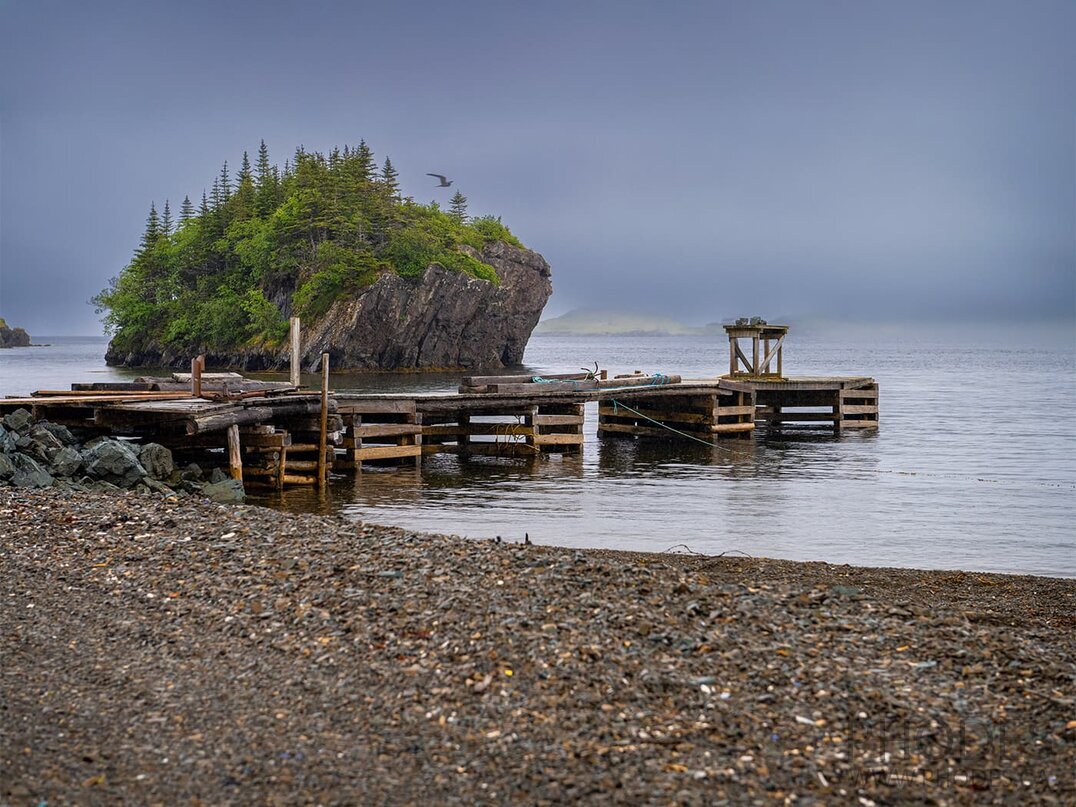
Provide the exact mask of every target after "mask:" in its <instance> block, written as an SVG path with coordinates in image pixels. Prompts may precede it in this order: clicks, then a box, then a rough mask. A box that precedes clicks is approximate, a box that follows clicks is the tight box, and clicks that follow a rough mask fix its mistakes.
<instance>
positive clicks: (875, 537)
mask: <svg viewBox="0 0 1076 807" xmlns="http://www.w3.org/2000/svg"><path fill="white" fill-rule="evenodd" d="M700 346H701V347H700ZM794 346H795V348H796V350H795V352H791V351H790V358H791V360H793V361H794V362H795V363H794V364H793V365H792V366H793V368H794V370H795V372H798V373H802V374H805V375H807V374H812V373H814V374H826V373H828V374H849V375H852V374H859V373H864V372H869V373H870V374H872V375H874V376H876V377H877V378H878V379H879V381H880V383H881V391H882V398H881V405H882V417H881V429H880V431H878V432H855V433H852V434H846V435H842V436H839V437H838V436H836V435H834V434H833V433H832V432H827V431H809V432H806V431H795V430H787V431H784V432H773V433H766V432H764V431H761V432H759V433H758V434H755V435H754V436H753V437H751V438H750V439H746V440H745V439H735V438H734V439H726V440H722V441H721V442H720V443H719V444H718V446H717V447H707V446H703V445H699V444H698V443H694V442H690V441H686V440H685V441H680V440H673V441H662V440H635V439H624V438H615V437H614V438H605V439H601V440H599V439H598V438H597V436H596V434H595V426H596V421H597V412H596V411H595V405H593V404H590V405H588V407H587V423H586V426H585V428H584V432H585V435H586V438H585V439H586V443H585V445H584V450H583V453H582V455H580V456H574V457H572V456H567V457H563V458H542V459H540V460H506V459H493V458H475V459H471V460H461V459H459V458H457V457H453V456H434V457H428V458H426V460H425V467H424V469H423V472H422V474H421V476H420V477H416V476H415V475H414V471H413V469H408V470H406V471H404V470H401V471H393V470H384V471H376V472H371V471H364V472H363V474H362V477H361V482H360V483H359V484H355V483H354V481H353V480H352V479H351V478H350V477H349V478H347V479H338V480H336V481H335V482H334V484H333V487H332V491H331V495H330V501H329V502H327V503H320V504H319V503H318V502H317V499H316V496H314V495H313V494H312V493H311V492H310V491H289V492H288V494H286V497H287V502H286V505H285V506H286V507H288V508H291V509H318V508H319V507H320V508H322V509H326V510H330V511H341V512H343V513H344V514H346V515H348V516H350V517H353V518H358V519H364V520H369V521H372V522H380V523H385V524H399V525H401V526H404V527H407V528H410V529H416V530H431V531H437V532H451V533H458V534H464V535H471V536H475V537H492V536H494V535H501V536H503V537H505V538H507V539H513V540H514V539H520V538H522V536H523V534H524V533H529V534H530V536H531V538H532V540H535V541H536V542H539V543H550V544H560V545H569V546H602V547H610V548H622V549H638V550H650V551H662V550H666V549H668V548H670V547H673V546H678V545H686V546H687V547H689V548H690V549H692V550H693V551H697V552H705V553H719V552H722V551H728V550H738V551H741V552H745V553H747V554H750V555H756V556H757V555H769V556H773V557H786V558H796V559H810V560H828V561H832V562H838V563H860V564H867V565H876V566H877V565H893V566H916V567H922V568H966V569H979V570H994V571H1026V572H1032V573H1038V574H1059V575H1073V576H1076V545H1074V543H1073V539H1072V538H1071V537H1070V529H1069V523H1070V521H1071V519H1072V516H1073V501H1074V494H1076V469H1074V467H1073V463H1072V461H1071V457H1072V456H1073V454H1074V453H1076V452H1074V449H1076V417H1073V414H1074V403H1073V395H1072V392H1073V390H1072V389H1071V387H1072V384H1071V382H1070V381H1069V379H1071V378H1072V370H1073V364H1074V361H1073V358H1074V357H1073V353H1072V352H1071V351H1070V352H1064V351H1059V352H1054V353H1045V354H1044V353H1043V352H1042V351H1027V352H1026V354H1021V353H1019V352H1015V353H1014V352H1013V351H1012V350H1009V349H1002V350H992V349H991V350H987V349H982V348H969V347H968V346H962V345H953V346H950V347H937V346H935V347H934V348H933V355H935V357H936V358H937V362H936V363H932V364H929V365H927V364H921V363H919V362H918V360H917V359H916V356H917V355H919V354H918V353H916V352H915V351H908V350H907V349H906V347H905V346H903V345H900V344H883V345H876V346H873V347H863V346H857V347H856V348H854V349H853V348H851V347H849V346H847V345H844V344H832V343H831V344H824V343H822V344H818V343H816V344H806V345H801V344H797V343H794ZM702 348H706V349H702ZM708 349H709V348H707V346H706V345H705V340H700V339H693V338H684V339H680V338H669V339H649V340H647V339H641V340H640V339H620V340H617V339H605V340H603V339H582V340H578V339H576V340H572V339H568V338H563V339H562V338H552V337H544V338H538V339H534V340H532V343H531V347H530V348H529V349H528V353H527V358H528V361H529V362H530V363H531V364H530V366H529V367H528V368H527V370H526V372H532V373H539V372H556V371H560V370H570V369H572V368H574V367H577V366H582V365H583V364H584V363H586V360H588V359H589V358H590V357H591V356H598V357H602V358H603V366H606V367H608V368H609V369H610V370H613V371H620V370H626V371H630V370H634V369H636V368H641V369H644V370H647V371H670V370H676V371H679V372H682V373H683V374H685V375H704V374H707V373H710V372H713V368H712V367H709V366H708V365H707V364H706V363H705V361H700V360H699V358H697V357H699V356H703V357H705V356H706V355H707V350H708ZM949 354H952V355H951V356H950V355H949ZM957 357H959V359H960V361H961V363H962V365H961V366H962V368H963V369H962V373H961V375H960V377H959V378H954V377H952V376H950V375H949V374H947V373H946V372H945V371H944V370H943V369H940V368H944V367H946V366H949V365H950V364H951V361H953V360H955V359H956V358H957ZM1031 379H1034V381H1035V383H1034V384H1029V383H1027V382H1028V381H1029V380H1031ZM458 382H459V376H457V375H449V376H390V377H388V378H384V377H381V376H359V377H350V378H348V379H347V380H346V382H341V383H340V386H344V385H345V383H346V386H350V387H353V388H358V389H362V390H365V391H378V392H388V391H405V390H409V389H410V390H415V391H423V392H444V391H451V390H453V389H454V388H455V386H456V385H457V384H458ZM1002 387H1003V388H1005V389H1006V390H1007V392H1006V394H1005V395H997V394H989V393H987V394H972V393H971V391H975V390H991V389H999V388H1002ZM1039 411H1050V412H1054V413H1056V414H1057V415H1058V416H1057V417H1051V418H1049V419H1041V418H1039V417H1037V416H1036V414H1035V413H1036V412H1039Z"/></svg>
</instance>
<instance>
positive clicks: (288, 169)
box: [95, 142, 553, 370]
mask: <svg viewBox="0 0 1076 807" xmlns="http://www.w3.org/2000/svg"><path fill="white" fill-rule="evenodd" d="M552 290H553V287H552V282H551V280H550V268H549V264H548V263H546V261H545V259H544V258H543V257H542V256H541V255H539V254H538V253H537V252H534V251H532V250H529V249H527V248H526V247H524V246H523V244H522V243H520V241H519V239H517V238H516V237H515V236H514V235H513V234H512V233H511V231H509V229H508V228H507V227H506V226H505V225H504V224H502V223H501V220H500V218H498V217H495V216H482V217H476V218H472V217H469V216H468V215H467V199H466V197H464V196H463V195H462V193H459V192H457V193H456V195H455V196H454V197H453V198H452V203H451V207H450V208H449V209H448V210H442V209H441V208H440V206H439V205H438V204H436V203H431V204H428V205H425V204H420V203H417V202H415V201H414V200H413V199H411V198H409V197H403V196H401V194H400V190H399V186H398V183H397V173H396V169H395V168H394V167H393V165H392V162H391V160H389V159H386V160H385V161H384V164H383V165H382V166H381V167H378V166H377V165H376V164H375V162H374V159H373V154H372V152H371V150H370V148H369V147H368V146H367V145H366V143H365V142H361V143H360V144H359V145H358V146H356V147H354V148H351V147H344V148H343V149H342V150H340V149H334V150H333V151H332V152H331V153H330V154H328V155H324V154H321V153H316V152H307V151H305V150H303V149H302V148H300V149H299V150H297V151H296V152H295V154H294V156H293V158H292V159H291V160H289V161H288V162H287V163H285V166H284V168H283V169H279V168H277V167H276V166H275V165H272V164H271V163H270V161H269V155H268V150H267V149H266V147H265V144H264V143H262V145H261V148H260V149H259V153H258V157H257V159H256V160H255V163H254V165H253V166H252V165H251V163H250V161H249V159H248V157H247V155H246V154H244V156H243V162H242V166H241V168H240V170H239V172H238V174H237V175H236V176H235V177H234V178H233V177H232V176H231V174H230V173H229V170H228V166H227V163H225V165H224V167H223V169H222V170H221V173H220V175H219V176H218V177H217V178H216V180H214V183H213V186H212V193H211V194H210V195H209V196H208V197H207V196H206V195H204V194H203V197H202V200H201V204H200V205H199V206H198V207H197V208H196V207H195V205H194V204H193V203H192V202H191V201H190V199H189V198H185V199H184V200H183V204H182V206H181V208H180V212H179V216H178V220H173V217H172V211H171V206H170V204H169V203H168V202H166V203H165V206H164V208H163V211H162V212H160V213H158V211H157V208H156V205H151V207H150V213H149V217H148V219H147V223H146V228H145V232H144V234H143V236H142V240H141V243H140V244H139V247H138V249H137V250H136V252H135V254H134V256H133V257H132V259H131V262H130V263H129V264H128V265H127V266H126V267H125V268H124V269H123V270H122V271H121V272H120V274H119V275H118V276H117V277H116V278H114V279H113V280H112V282H111V283H110V285H109V288H107V289H106V290H104V291H102V292H101V293H100V294H99V295H98V296H97V297H96V298H95V303H96V304H97V306H98V308H99V311H100V312H101V313H104V314H105V324H106V327H107V328H108V329H109V331H110V333H111V335H112V340H111V342H110V344H109V347H108V352H107V355H106V360H107V362H108V363H109V364H112V365H122V366H130V367H138V366H164V367H176V368H181V367H186V366H187V365H188V364H189V362H190V359H191V357H192V356H194V355H197V354H199V353H201V354H205V356H206V360H207V364H208V365H209V366H212V367H218V368H232V369H238V370H272V369H279V368H282V367H284V366H286V364H287V361H288V352H287V347H286V344H285V343H286V341H287V334H288V320H289V318H290V317H292V316H298V317H300V318H301V319H302V321H303V328H302V332H303V339H302V346H301V350H302V354H303V366H304V367H311V366H313V365H315V363H316V362H317V361H318V360H319V358H320V356H321V354H322V352H327V353H329V355H330V356H331V359H332V364H333V366H334V367H336V368H341V369H358V370H402V369H427V370H434V369H457V368H474V367H501V366H505V365H511V364H518V363H520V362H521V361H522V359H523V351H524V348H525V347H526V345H527V340H528V339H529V338H530V334H531V331H532V330H533V329H534V326H535V325H536V324H537V322H538V318H539V317H540V316H541V313H542V309H543V308H544V306H545V303H546V301H547V300H548V299H549V296H550V294H552Z"/></svg>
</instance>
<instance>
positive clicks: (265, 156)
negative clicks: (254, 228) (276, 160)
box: [254, 140, 280, 218]
mask: <svg viewBox="0 0 1076 807" xmlns="http://www.w3.org/2000/svg"><path fill="white" fill-rule="evenodd" d="M254 170H255V172H256V174H257V183H256V186H257V190H256V192H255V194H254V209H255V211H257V214H258V215H259V216H261V217H262V218H265V217H266V216H268V215H269V214H270V213H272V212H273V210H275V209H276V206H277V202H278V198H277V194H278V192H279V189H280V179H279V177H278V176H277V170H276V168H275V167H274V166H273V165H272V164H271V163H270V162H269V149H268V148H267V147H266V145H265V141H264V140H263V141H262V142H261V145H260V146H258V161H257V163H255V166H254Z"/></svg>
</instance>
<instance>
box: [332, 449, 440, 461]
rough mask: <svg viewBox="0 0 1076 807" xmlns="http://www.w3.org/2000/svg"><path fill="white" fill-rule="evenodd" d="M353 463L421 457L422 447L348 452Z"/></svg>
mask: <svg viewBox="0 0 1076 807" xmlns="http://www.w3.org/2000/svg"><path fill="white" fill-rule="evenodd" d="M348 453H349V454H350V455H351V457H352V459H354V460H355V461H360V460H388V459H398V458H400V457H420V456H422V446H369V447H366V448H356V449H353V450H351V451H349V452H348Z"/></svg>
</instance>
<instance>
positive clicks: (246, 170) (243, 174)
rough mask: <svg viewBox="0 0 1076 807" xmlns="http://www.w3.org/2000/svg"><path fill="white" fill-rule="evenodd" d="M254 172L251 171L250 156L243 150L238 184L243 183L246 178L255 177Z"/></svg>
mask: <svg viewBox="0 0 1076 807" xmlns="http://www.w3.org/2000/svg"><path fill="white" fill-rule="evenodd" d="M253 176H254V175H253V174H252V173H251V171H250V157H248V156H247V153H246V152H245V151H244V152H243V162H242V164H241V165H240V167H239V175H238V176H237V177H236V178H235V179H236V185H241V184H242V183H243V180H244V179H253Z"/></svg>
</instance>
